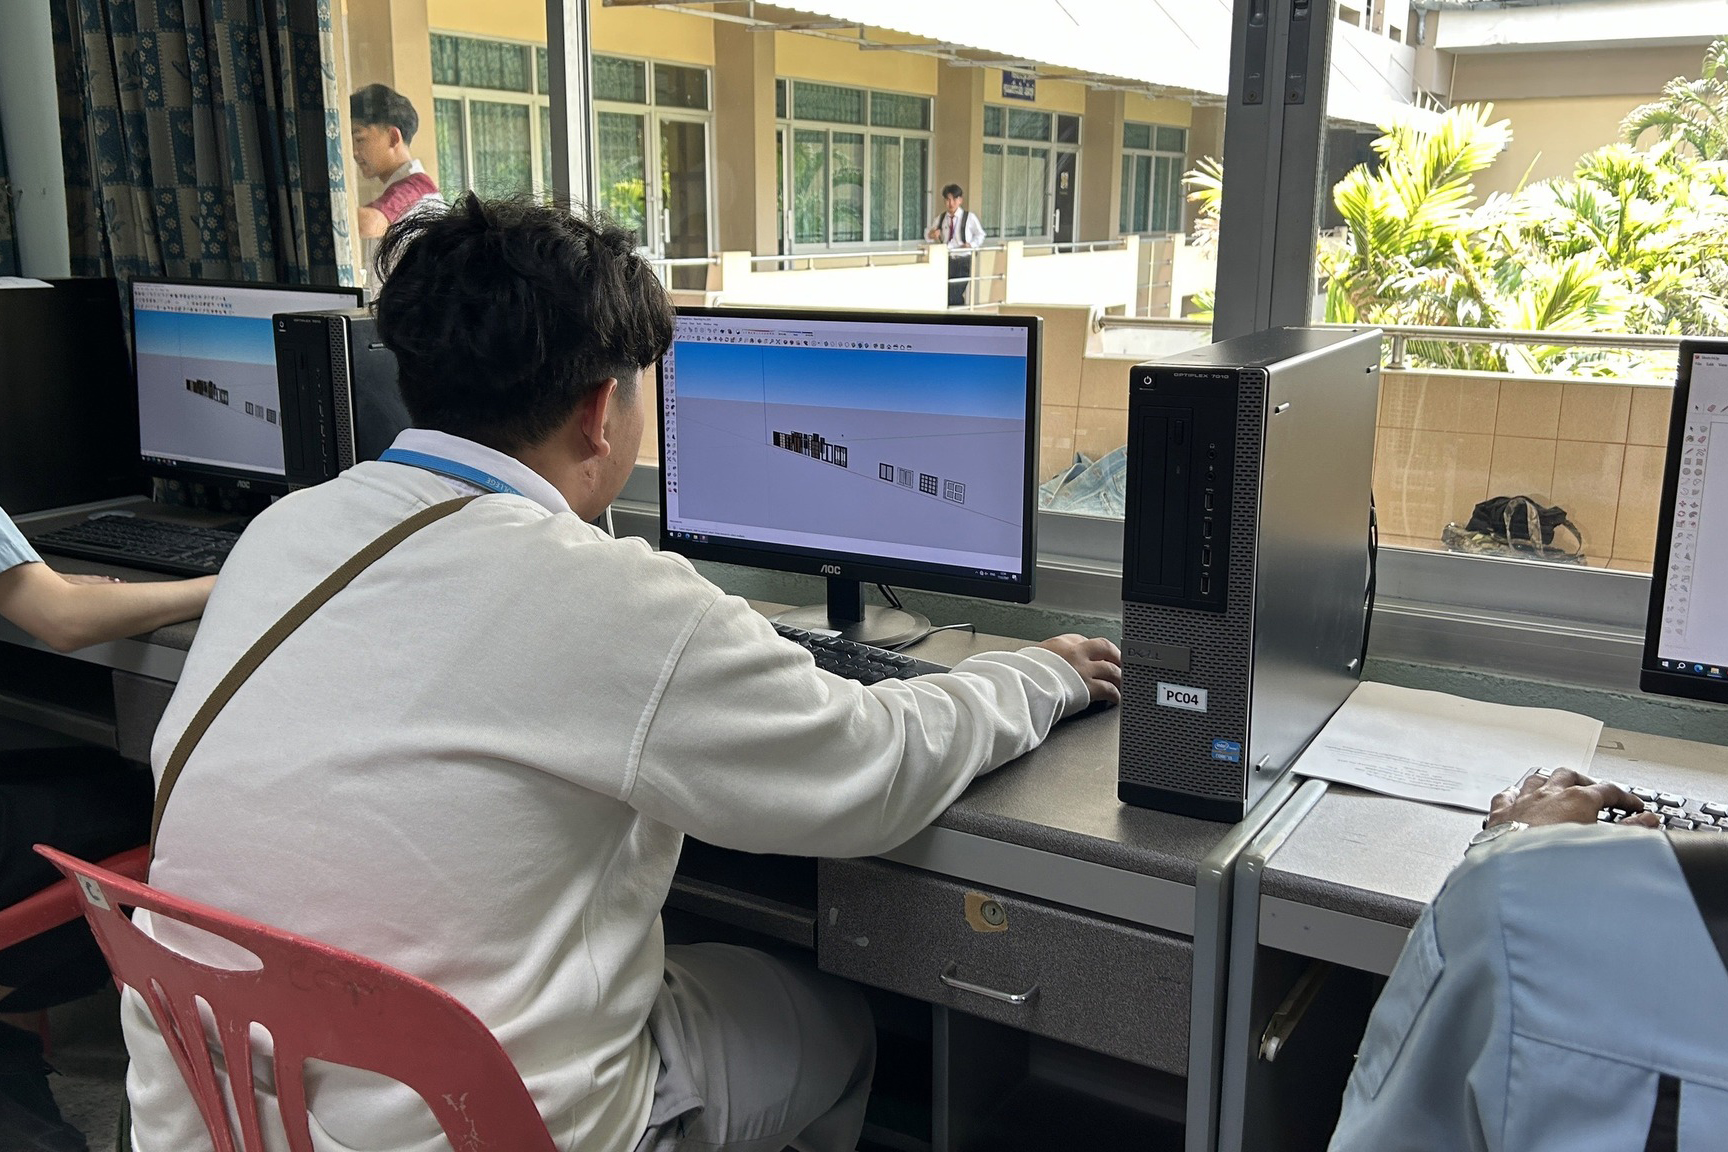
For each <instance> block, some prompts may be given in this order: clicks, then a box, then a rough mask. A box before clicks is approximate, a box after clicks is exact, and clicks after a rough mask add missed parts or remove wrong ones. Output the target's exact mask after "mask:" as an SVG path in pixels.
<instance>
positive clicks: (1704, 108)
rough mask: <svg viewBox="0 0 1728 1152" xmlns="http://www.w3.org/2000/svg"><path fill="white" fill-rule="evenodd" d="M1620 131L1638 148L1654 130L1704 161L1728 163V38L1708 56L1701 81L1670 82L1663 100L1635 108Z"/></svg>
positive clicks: (1718, 41)
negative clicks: (1644, 138) (1641, 139)
mask: <svg viewBox="0 0 1728 1152" xmlns="http://www.w3.org/2000/svg"><path fill="white" fill-rule="evenodd" d="M1620 130H1621V131H1622V132H1623V133H1624V134H1625V138H1626V143H1628V144H1631V145H1634V146H1636V145H1637V143H1638V141H1639V139H1640V138H1641V137H1642V136H1643V135H1644V134H1645V133H1646V132H1652V131H1653V132H1655V133H1656V135H1657V138H1658V139H1659V140H1678V141H1683V142H1684V143H1685V144H1687V145H1688V146H1689V147H1690V148H1691V149H1692V151H1693V152H1694V153H1696V154H1697V156H1698V158H1699V159H1701V160H1728V37H1724V38H1723V39H1721V40H1717V41H1716V42H1715V43H1714V44H1711V45H1710V48H1709V50H1708V51H1706V52H1705V53H1704V68H1703V74H1702V75H1701V76H1700V77H1699V78H1698V79H1696V80H1688V79H1687V78H1686V77H1684V76H1676V77H1675V78H1674V79H1672V80H1670V81H1668V83H1667V84H1665V85H1663V87H1662V98H1661V99H1660V100H1653V101H1651V102H1650V103H1648V104H1641V105H1639V106H1638V107H1637V108H1634V109H1633V110H1632V111H1631V113H1630V114H1629V115H1628V116H1627V117H1626V119H1625V120H1623V121H1621V124H1620Z"/></svg>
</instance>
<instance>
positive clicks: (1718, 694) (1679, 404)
mask: <svg viewBox="0 0 1728 1152" xmlns="http://www.w3.org/2000/svg"><path fill="white" fill-rule="evenodd" d="M1700 352H1703V353H1707V354H1711V355H1719V356H1728V340H1704V339H1687V340H1682V341H1681V342H1680V360H1679V363H1678V365H1676V371H1675V375H1674V394H1673V397H1672V404H1671V406H1670V409H1669V413H1668V449H1667V452H1666V453H1665V454H1664V456H1663V461H1662V502H1661V505H1660V508H1659V511H1658V513H1657V517H1658V519H1657V521H1656V555H1655V557H1654V559H1653V561H1652V563H1651V566H1650V610H1649V613H1648V615H1647V616H1646V618H1645V623H1644V656H1643V662H1642V666H1641V668H1640V669H1639V673H1638V687H1639V688H1641V689H1642V690H1643V691H1645V692H1653V693H1657V694H1660V695H1663V696H1680V697H1684V698H1685V699H1688V700H1706V701H1710V702H1712V703H1716V704H1728V679H1723V680H1713V679H1710V678H1709V677H1708V676H1695V675H1691V674H1687V675H1678V674H1676V673H1674V672H1673V671H1670V670H1667V669H1664V668H1663V667H1662V666H1661V664H1660V663H1659V659H1660V658H1659V657H1658V655H1657V650H1658V648H1660V646H1661V642H1662V607H1663V604H1664V602H1665V600H1666V592H1667V587H1668V552H1669V549H1670V548H1671V547H1672V545H1673V540H1674V503H1675V500H1676V499H1677V498H1678V497H1677V492H1676V489H1677V488H1678V484H1679V478H1680V454H1681V449H1682V446H1683V445H1684V443H1685V439H1686V406H1687V404H1688V403H1689V402H1690V398H1691V394H1692V360H1693V357H1695V356H1696V355H1697V354H1698V353H1700ZM1724 667H1725V668H1728V666H1724Z"/></svg>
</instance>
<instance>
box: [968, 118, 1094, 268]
mask: <svg viewBox="0 0 1728 1152" xmlns="http://www.w3.org/2000/svg"><path fill="white" fill-rule="evenodd" d="M1061 119H1062V120H1064V121H1072V122H1073V133H1074V136H1075V138H1076V139H1078V136H1079V117H1077V116H1064V117H1061ZM1056 120H1057V117H1056V116H1055V114H1053V113H1050V112H1045V111H1042V110H1039V109H1035V108H1003V107H998V106H996V105H994V104H987V105H985V106H984V195H983V196H982V197H981V201H980V204H979V215H980V217H981V218H982V220H983V223H984V231H985V232H986V233H988V234H989V235H990V236H991V237H999V238H1001V239H1004V240H1024V239H1028V238H1043V237H1048V236H1050V235H1051V233H1052V230H1053V228H1052V225H1053V223H1054V221H1053V218H1052V216H1051V207H1050V206H1051V195H1052V193H1053V191H1054V189H1053V187H1052V184H1051V180H1052V173H1053V172H1054V166H1053V164H1052V155H1051V148H1050V146H1049V142H1050V141H1051V140H1053V139H1054V138H1055V135H1056V123H1055V122H1056ZM1066 127H1067V125H1066V124H1065V125H1064V128H1065V129H1066ZM1020 141H1026V143H1020Z"/></svg>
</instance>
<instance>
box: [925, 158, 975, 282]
mask: <svg viewBox="0 0 1728 1152" xmlns="http://www.w3.org/2000/svg"><path fill="white" fill-rule="evenodd" d="M942 202H943V203H944V204H945V205H947V209H946V211H944V212H943V213H942V215H940V216H938V217H936V222H935V223H934V224H931V225H930V229H929V231H927V232H926V233H925V234H924V236H925V238H926V239H928V240H934V241H936V242H937V243H938V244H945V245H947V246H948V306H949V307H950V308H956V307H959V306H960V305H963V304H965V303H966V290H967V288H969V287H971V283H972V253H973V252H974V251H976V250H977V249H979V248H981V247H983V246H984V224H983V222H982V221H980V220H979V219H978V217H977V215H976V214H974V213H972V212H968V211H967V210H966V207H965V203H966V192H965V190H964V189H962V188H961V187H960V185H958V184H949V185H947V186H946V187H944V188H943V189H942Z"/></svg>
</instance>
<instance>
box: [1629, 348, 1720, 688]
mask: <svg viewBox="0 0 1728 1152" xmlns="http://www.w3.org/2000/svg"><path fill="white" fill-rule="evenodd" d="M1638 679H1639V686H1640V687H1641V688H1643V689H1644V691H1646V692H1659V693H1662V694H1664V695H1669V696H1687V697H1690V698H1692V699H1694V700H1712V701H1715V702H1716V703H1719V704H1722V703H1728V340H1685V341H1682V342H1681V344H1680V366H1679V373H1678V374H1677V376H1676V377H1675V380H1674V405H1673V410H1672V413H1671V414H1670V416H1669V419H1668V457H1667V462H1666V466H1665V467H1664V468H1663V470H1662V505H1661V512H1660V518H1659V519H1658V520H1657V529H1656V557H1655V566H1654V568H1653V570H1652V572H1651V575H1650V614H1649V618H1648V623H1647V625H1646V627H1645V632H1644V662H1643V667H1642V669H1641V671H1640V675H1639V678H1638Z"/></svg>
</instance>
